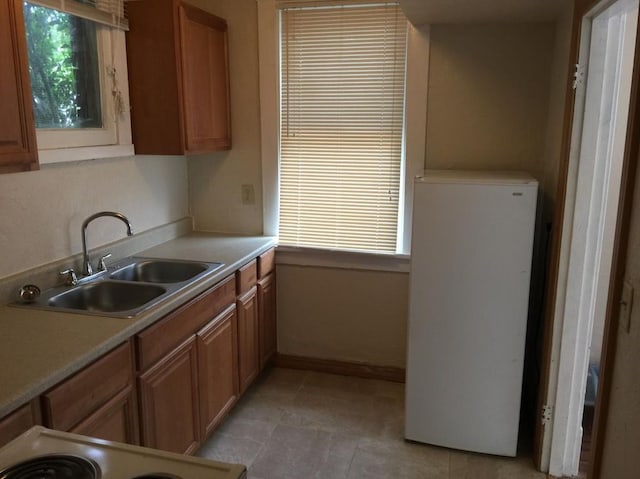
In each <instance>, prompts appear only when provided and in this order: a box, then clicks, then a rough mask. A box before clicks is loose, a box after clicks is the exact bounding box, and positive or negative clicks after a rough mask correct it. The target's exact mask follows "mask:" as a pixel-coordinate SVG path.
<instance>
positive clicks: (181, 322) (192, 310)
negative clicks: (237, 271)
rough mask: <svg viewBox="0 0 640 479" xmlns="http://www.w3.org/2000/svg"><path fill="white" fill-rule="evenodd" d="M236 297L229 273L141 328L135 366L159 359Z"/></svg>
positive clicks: (232, 279)
mask: <svg viewBox="0 0 640 479" xmlns="http://www.w3.org/2000/svg"><path fill="white" fill-rule="evenodd" d="M235 297H236V287H235V281H234V277H233V275H231V276H229V277H228V278H226V279H224V280H223V281H222V282H220V283H218V284H217V285H216V286H214V287H213V288H212V289H210V290H208V291H205V292H204V293H203V294H201V295H200V296H198V297H196V298H195V299H193V300H192V301H190V302H189V303H187V304H185V305H184V306H181V307H180V308H178V309H177V310H175V311H174V312H172V313H169V315H168V316H167V317H166V318H164V319H162V320H160V321H159V322H157V323H156V324H154V325H153V326H150V327H148V328H147V329H145V330H144V331H142V332H141V333H140V334H138V336H137V337H136V340H137V345H138V368H139V369H140V370H145V369H147V368H148V367H149V366H151V365H152V364H154V363H155V362H157V361H158V360H160V359H162V358H163V357H164V356H165V355H166V354H167V353H168V352H169V351H171V350H172V349H173V348H175V347H176V346H177V345H178V344H180V343H181V342H182V341H184V340H185V338H187V337H188V336H189V335H191V334H195V332H196V331H198V330H199V329H200V328H201V327H202V326H204V325H205V324H206V323H207V322H208V321H209V320H210V319H211V318H213V317H214V316H215V315H216V314H218V313H219V312H221V311H222V310H223V309H225V308H226V307H227V306H229V305H230V304H232V303H233V302H234V301H235Z"/></svg>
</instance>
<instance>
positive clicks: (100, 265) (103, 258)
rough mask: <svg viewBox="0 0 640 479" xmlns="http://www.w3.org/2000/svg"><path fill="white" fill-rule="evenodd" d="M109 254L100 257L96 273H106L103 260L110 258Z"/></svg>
mask: <svg viewBox="0 0 640 479" xmlns="http://www.w3.org/2000/svg"><path fill="white" fill-rule="evenodd" d="M111 256H112V255H111V253H107V254H105V255H103V256H101V257H100V259H99V260H98V271H106V270H107V265H106V264H105V262H104V260H105V259H108V258H111Z"/></svg>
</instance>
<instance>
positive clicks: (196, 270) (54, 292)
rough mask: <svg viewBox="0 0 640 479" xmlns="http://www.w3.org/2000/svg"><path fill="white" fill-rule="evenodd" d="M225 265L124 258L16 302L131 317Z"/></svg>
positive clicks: (37, 307) (30, 305)
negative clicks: (32, 298)
mask: <svg viewBox="0 0 640 479" xmlns="http://www.w3.org/2000/svg"><path fill="white" fill-rule="evenodd" d="M222 266H224V264H222V263H208V262H203V261H186V260H172V259H153V258H141V257H132V258H125V259H123V260H120V261H117V262H116V263H114V264H112V265H110V266H109V268H108V269H107V270H106V271H104V272H102V273H97V274H94V275H93V276H90V277H86V278H81V279H80V281H79V284H77V285H75V286H60V287H56V288H51V289H49V290H46V291H43V292H42V294H41V295H40V296H39V297H38V298H37V299H35V301H33V302H31V303H28V304H25V303H14V306H20V307H26V308H36V309H46V310H49V311H60V312H67V313H81V314H93V315H100V316H112V317H118V318H132V317H134V316H136V315H137V314H140V313H141V312H143V311H146V310H147V309H149V308H151V307H153V306H155V305H157V304H159V303H160V302H162V301H164V300H165V299H167V298H169V297H170V296H171V295H173V294H175V293H177V292H178V291H181V290H183V289H184V288H187V287H189V286H190V285H191V284H193V283H195V282H196V281H199V280H201V279H203V278H205V277H207V276H210V275H212V274H214V273H215V272H216V271H217V270H218V269H220V268H221V267H222Z"/></svg>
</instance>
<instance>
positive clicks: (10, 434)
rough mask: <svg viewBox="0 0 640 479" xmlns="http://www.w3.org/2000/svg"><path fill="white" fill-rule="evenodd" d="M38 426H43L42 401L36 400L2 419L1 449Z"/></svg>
mask: <svg viewBox="0 0 640 479" xmlns="http://www.w3.org/2000/svg"><path fill="white" fill-rule="evenodd" d="M38 424H42V417H41V414H40V401H39V398H36V399H34V400H33V401H31V402H30V403H27V404H25V405H24V406H22V407H20V408H18V409H16V410H15V411H13V412H12V413H11V414H9V415H8V416H5V417H3V418H2V419H0V447H2V446H4V445H5V444H7V443H8V442H9V441H11V440H12V439H15V438H16V437H18V436H19V435H20V434H22V433H23V432H26V431H28V430H29V429H31V427H33V426H36V425H38Z"/></svg>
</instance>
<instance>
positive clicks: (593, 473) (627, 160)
mask: <svg viewBox="0 0 640 479" xmlns="http://www.w3.org/2000/svg"><path fill="white" fill-rule="evenodd" d="M639 27H640V24H639ZM639 101H640V32H639V33H638V34H637V35H636V50H635V55H634V60H633V78H632V80H631V96H630V100H629V119H628V124H627V134H626V139H625V151H624V159H623V166H622V179H621V184H620V200H619V205H620V206H619V207H618V217H617V221H616V232H615V242H614V250H613V261H612V268H611V281H610V283H609V296H608V300H607V313H606V316H605V330H604V341H603V348H602V360H601V363H600V364H601V366H600V378H599V380H598V394H597V398H596V409H595V416H594V430H593V439H592V440H593V442H592V448H591V450H592V451H593V452H592V453H591V458H590V459H591V460H590V468H589V473H588V477H589V478H590V479H598V478H600V472H601V469H602V457H603V451H604V444H605V441H606V430H607V427H606V426H607V419H608V415H609V406H610V398H611V385H612V378H613V371H614V368H615V356H616V349H617V338H618V335H617V331H618V327H619V316H620V310H621V307H622V304H621V301H620V300H621V297H622V288H623V284H624V275H625V265H626V259H627V249H628V245H629V229H630V225H631V212H632V207H633V196H634V191H635V187H636V171H637V167H638V155H639V154H640V105H639V104H638V102H639Z"/></svg>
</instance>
